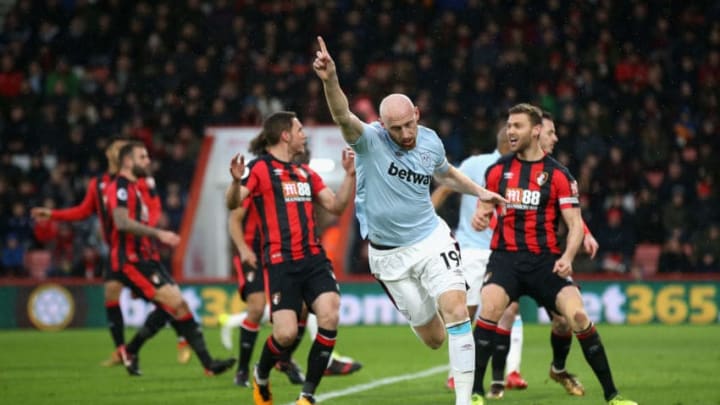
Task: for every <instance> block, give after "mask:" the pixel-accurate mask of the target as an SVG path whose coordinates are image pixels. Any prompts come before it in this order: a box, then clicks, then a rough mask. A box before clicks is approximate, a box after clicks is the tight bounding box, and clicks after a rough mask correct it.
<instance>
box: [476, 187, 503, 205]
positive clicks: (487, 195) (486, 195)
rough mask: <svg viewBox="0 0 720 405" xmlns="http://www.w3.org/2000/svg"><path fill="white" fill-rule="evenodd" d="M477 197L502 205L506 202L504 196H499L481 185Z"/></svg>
mask: <svg viewBox="0 0 720 405" xmlns="http://www.w3.org/2000/svg"><path fill="white" fill-rule="evenodd" d="M478 198H479V199H480V201H484V202H489V203H493V204H501V205H503V207H504V206H505V204H506V203H507V200H506V199H505V198H503V196H501V195H500V194H498V193H494V192H492V191H490V190H488V189H486V188H483V187H481V188H480V192H479V193H478Z"/></svg>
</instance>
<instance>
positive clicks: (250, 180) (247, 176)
mask: <svg viewBox="0 0 720 405" xmlns="http://www.w3.org/2000/svg"><path fill="white" fill-rule="evenodd" d="M261 166H264V163H263V162H262V161H257V160H256V161H253V162H251V163H250V165H249V166H248V167H246V168H245V173H243V177H242V179H241V180H240V182H241V184H242V185H243V186H245V187H246V188H247V189H248V190H249V191H250V195H255V193H256V190H257V188H258V184H259V183H260V175H259V170H260V169H261Z"/></svg>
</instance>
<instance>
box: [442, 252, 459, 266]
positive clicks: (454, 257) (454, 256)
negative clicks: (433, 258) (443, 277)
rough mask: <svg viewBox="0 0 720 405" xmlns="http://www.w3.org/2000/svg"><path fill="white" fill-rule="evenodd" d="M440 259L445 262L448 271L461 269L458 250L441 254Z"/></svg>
mask: <svg viewBox="0 0 720 405" xmlns="http://www.w3.org/2000/svg"><path fill="white" fill-rule="evenodd" d="M440 257H442V258H443V261H445V266H446V267H447V268H448V270H451V269H454V268H458V267H460V263H461V259H460V251H459V250H457V249H450V250H448V251H447V252H442V253H440Z"/></svg>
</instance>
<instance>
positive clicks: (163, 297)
mask: <svg viewBox="0 0 720 405" xmlns="http://www.w3.org/2000/svg"><path fill="white" fill-rule="evenodd" d="M119 278H120V279H121V280H122V281H123V284H125V285H126V286H127V287H129V288H130V289H131V290H132V291H133V292H134V293H135V294H136V295H138V296H140V297H142V298H144V299H146V300H148V301H154V300H158V301H159V302H163V303H165V301H168V300H169V299H170V298H171V295H176V294H179V289H177V286H176V285H175V282H174V281H173V280H172V278H171V277H170V275H169V273H168V272H167V271H166V270H165V269H164V268H163V267H162V265H161V264H160V263H158V262H152V261H142V262H136V263H125V264H123V267H122V269H121V274H120V275H119ZM161 289H162V292H160V290H161ZM159 292H160V296H158V293H159Z"/></svg>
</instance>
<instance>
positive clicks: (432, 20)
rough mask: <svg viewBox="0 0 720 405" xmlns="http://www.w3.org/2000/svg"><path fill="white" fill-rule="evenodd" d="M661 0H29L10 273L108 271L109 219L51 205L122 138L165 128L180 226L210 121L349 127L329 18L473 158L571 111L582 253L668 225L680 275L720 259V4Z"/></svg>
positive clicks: (13, 125) (12, 110) (5, 113)
mask: <svg viewBox="0 0 720 405" xmlns="http://www.w3.org/2000/svg"><path fill="white" fill-rule="evenodd" d="M651 3H652V2H650V1H649V0H637V1H633V2H619V1H610V0H595V1H560V0H544V1H522V0H518V1H513V2H505V1H500V0H483V1H480V0H446V1H440V0H438V1H429V0H424V1H421V0H407V1H390V0H378V1H369V0H344V1H312V0H301V1H300V0H299V1H282V0H272V1H271V0H268V1H259V0H255V1H254V0H235V1H230V0H215V1H201V0H182V1H170V0H165V1H123V0H97V1H91V0H74V1H73V0H64V1H63V0H44V1H39V0H37V1H33V0H18V1H17V2H16V4H15V5H14V6H13V7H12V8H11V10H10V11H9V12H8V13H7V14H6V15H5V16H4V22H3V25H2V31H1V32H0V111H1V112H0V237H1V240H0V250H1V252H2V254H1V255H0V269H1V270H0V274H2V275H10V276H28V275H30V273H31V271H30V270H29V267H32V265H31V264H28V259H27V258H28V252H36V251H41V252H50V260H51V263H52V265H51V266H50V270H49V271H48V272H47V274H34V273H33V274H32V276H64V275H73V276H88V277H95V276H98V275H99V269H98V267H99V266H98V262H99V259H98V257H99V256H100V255H101V254H102V253H103V252H102V249H104V248H103V246H102V242H101V240H102V239H101V238H100V236H99V234H98V227H97V226H96V224H95V223H94V222H93V221H92V220H91V221H86V222H82V223H79V224H72V225H71V224H67V223H61V222H54V221H32V220H31V219H30V217H29V209H30V207H33V206H42V205H44V206H48V207H65V206H70V205H73V204H76V203H78V202H79V201H80V200H81V199H82V197H83V195H84V192H85V186H86V184H87V181H88V179H89V178H90V177H91V176H93V175H97V174H99V173H101V172H102V171H103V170H104V169H105V165H106V163H105V161H104V153H103V150H104V148H105V146H106V145H107V143H108V140H109V139H111V138H112V137H116V136H125V137H128V138H136V139H139V140H141V141H142V142H144V143H145V145H146V146H147V148H148V150H149V151H150V154H151V156H152V158H153V162H154V167H153V169H154V170H153V171H154V177H155V180H156V182H157V185H158V189H159V192H160V194H161V196H162V200H163V208H164V215H163V219H162V221H161V226H162V227H165V228H169V229H178V228H179V226H180V221H181V218H182V215H183V209H184V204H185V201H186V198H187V193H188V190H189V186H190V181H191V179H192V176H193V170H194V164H195V157H196V156H197V152H198V149H199V146H200V142H201V140H202V136H203V133H204V128H205V127H207V126H212V125H258V124H259V123H260V122H261V120H262V118H263V117H264V116H266V115H268V114H269V113H271V112H275V111H279V110H293V111H297V112H298V115H299V117H300V118H301V119H302V120H303V122H304V124H305V125H306V126H311V125H313V124H331V123H332V121H331V118H330V114H329V111H328V109H327V107H326V105H325V102H324V95H323V93H322V86H321V83H320V82H319V81H318V80H317V79H316V78H315V77H314V76H313V75H314V74H313V72H312V69H311V62H312V58H313V56H314V47H315V46H316V45H315V44H316V42H315V37H316V35H322V36H323V37H324V38H325V39H326V41H328V46H330V47H331V48H333V49H338V52H337V55H336V63H337V66H338V72H339V76H340V78H341V80H342V82H343V83H345V87H346V89H345V90H346V91H347V92H348V96H349V98H350V99H351V107H352V109H353V110H354V111H357V112H358V114H359V115H364V114H365V113H370V114H372V111H369V110H368V109H367V106H368V105H370V106H372V105H377V104H378V102H379V100H380V99H381V98H382V96H384V95H385V94H387V93H389V92H402V93H407V94H410V95H411V96H412V97H413V100H414V101H415V102H416V104H417V105H418V106H419V108H420V111H421V117H420V118H421V122H422V123H425V124H427V125H428V126H430V127H432V128H437V129H438V132H439V135H440V137H441V138H442V139H443V141H444V144H445V148H446V151H447V154H448V157H449V159H450V160H451V162H453V163H456V164H457V163H459V162H460V161H461V160H462V159H464V158H465V157H467V156H468V155H470V154H475V153H481V152H483V153H485V152H490V151H491V150H492V148H493V145H494V139H495V137H494V134H495V131H496V129H497V127H498V125H499V124H500V123H501V122H502V121H503V120H504V119H505V117H504V113H505V112H506V111H507V109H508V107H509V106H511V105H514V104H516V103H519V102H523V101H529V102H532V103H534V104H536V105H538V106H540V107H542V108H543V109H545V110H547V111H549V112H551V113H552V114H553V115H554V117H555V123H556V127H557V135H558V138H559V143H558V145H557V147H556V148H555V157H556V158H557V159H558V160H559V161H560V162H561V163H563V164H565V165H566V166H568V167H569V168H570V170H571V172H572V173H575V175H576V176H577V180H578V182H579V187H580V192H581V196H582V207H583V216H584V219H585V221H586V223H587V224H588V226H589V227H590V229H591V230H592V231H593V233H594V234H595V236H596V238H597V240H598V241H599V243H600V253H599V254H598V257H597V258H596V259H595V260H593V261H590V260H586V261H585V264H584V265H582V266H578V270H581V271H582V270H584V271H615V272H621V273H626V272H631V271H635V272H639V271H640V272H641V271H642V269H640V270H638V269H633V267H634V266H635V265H634V262H633V256H634V255H635V253H636V252H635V247H636V246H637V245H647V244H651V246H656V247H658V249H659V271H660V272H720V209H718V181H719V180H720V178H719V177H720V160H719V159H717V156H716V155H717V152H718V151H720V121H719V119H718V117H720V114H719V113H720V111H719V109H718V107H719V105H720V3H718V2H715V1H709V0H708V1H692V2H664V3H662V4H660V5H658V4H654V3H653V4H651ZM443 215H446V216H449V217H452V215H453V213H452V212H444V213H443ZM455 215H457V214H456V213H455ZM449 223H455V221H454V220H453V219H449ZM166 254H168V252H166ZM637 274H639V273H637Z"/></svg>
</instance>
